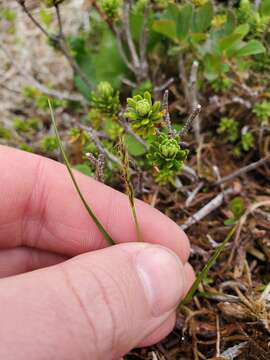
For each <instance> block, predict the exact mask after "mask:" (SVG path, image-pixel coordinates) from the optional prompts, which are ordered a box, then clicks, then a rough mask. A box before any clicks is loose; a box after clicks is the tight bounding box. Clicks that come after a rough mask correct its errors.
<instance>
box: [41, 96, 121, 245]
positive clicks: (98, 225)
mask: <svg viewBox="0 0 270 360" xmlns="http://www.w3.org/2000/svg"><path fill="white" fill-rule="evenodd" d="M48 103H49V108H50V113H51V119H52V124H53V128H54V131H55V135H56V138H57V142H58V146H59V149H60V151H61V154H62V156H63V159H64V162H65V165H66V167H67V170H68V172H69V175H70V177H71V180H72V182H73V184H74V186H75V189H76V191H77V193H78V195H79V197H80V199H81V201H82V203H83V205H84V207H85V208H86V210H87V212H88V214H89V215H90V217H91V218H92V220H93V221H94V223H95V225H96V226H97V228H98V229H99V231H100V232H101V233H102V235H103V236H104V237H105V239H106V240H107V242H108V244H109V245H115V241H114V240H113V239H112V237H111V236H110V235H109V234H108V232H107V231H106V230H105V229H104V227H103V225H102V224H101V222H100V221H99V220H98V218H97V217H96V215H95V213H94V212H93V210H92V209H91V207H90V206H89V205H88V203H87V201H86V200H85V197H84V196H83V194H82V192H81V190H80V188H79V185H78V183H77V181H76V179H75V176H74V174H73V172H72V170H71V165H70V163H69V160H68V158H67V155H66V153H65V150H64V147H63V145H62V142H61V139H60V135H59V132H58V130H57V126H56V121H55V116H54V111H53V108H52V105H51V102H50V100H49V99H48Z"/></svg>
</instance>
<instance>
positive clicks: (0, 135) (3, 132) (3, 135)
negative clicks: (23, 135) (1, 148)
mask: <svg viewBox="0 0 270 360" xmlns="http://www.w3.org/2000/svg"><path fill="white" fill-rule="evenodd" d="M11 138H12V132H11V131H10V130H9V129H7V128H5V127H4V126H2V125H0V139H5V140H10V139H11Z"/></svg>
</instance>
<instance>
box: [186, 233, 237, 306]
mask: <svg viewBox="0 0 270 360" xmlns="http://www.w3.org/2000/svg"><path fill="white" fill-rule="evenodd" d="M235 230H236V226H234V227H233V228H232V229H231V230H230V232H229V233H228V235H227V236H226V238H225V239H224V240H223V242H222V243H221V244H220V245H219V246H218V247H217V248H216V250H215V252H214V254H213V255H212V256H211V258H210V259H209V260H208V262H207V264H206V265H205V266H204V268H203V269H202V271H201V272H199V273H198V274H197V276H196V280H195V281H194V283H193V285H192V286H191V288H190V290H189V292H188V293H187V295H186V297H185V298H184V299H183V300H182V301H181V304H180V307H181V305H187V304H188V303H190V301H191V300H192V298H193V295H194V294H195V292H196V291H197V289H198V287H199V285H200V283H201V282H202V281H203V280H204V279H205V278H206V276H207V275H208V272H209V270H210V269H211V267H212V266H213V265H214V264H215V262H216V261H217V259H218V257H219V255H220V254H221V253H222V251H223V250H224V248H225V246H226V244H227V243H228V242H229V241H230V239H231V238H232V236H233V234H234V232H235Z"/></svg>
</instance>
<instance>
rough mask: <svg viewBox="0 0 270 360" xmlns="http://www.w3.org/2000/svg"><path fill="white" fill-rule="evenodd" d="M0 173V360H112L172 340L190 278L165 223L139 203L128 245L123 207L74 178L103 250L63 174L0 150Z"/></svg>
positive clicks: (179, 244)
mask: <svg viewBox="0 0 270 360" xmlns="http://www.w3.org/2000/svg"><path fill="white" fill-rule="evenodd" d="M0 171H1V175H0V204H1V207H0V249H1V251H0V277H1V280H0V312H1V316H0V319H1V325H0V339H1V341H0V358H1V359H5V360H13V359H16V360H24V359H25V360H26V359H27V360H32V359H34V360H47V359H48V360H54V359H57V360H69V359H70V360H75V359H76V360H83V359H91V360H95V359H102V360H103V359H106V360H109V359H112V360H117V359H119V358H120V357H121V356H123V355H124V354H125V353H127V352H128V351H129V350H130V349H132V348H133V347H137V346H147V345H150V344H153V343H155V342H157V341H159V340H161V339H162V338H163V337H164V336H166V335H167V334H168V333H169V332H170V331H171V330H172V328H173V326H174V322H175V308H176V306H177V304H178V303H179V301H180V299H181V298H183V296H184V295H185V293H186V292H187V290H188V288H189V287H190V285H191V283H192V281H193V278H194V274H193V271H192V269H191V267H190V265H189V264H188V263H187V259H188V256H189V242H188V239H187V237H186V236H185V234H184V233H183V232H182V231H181V230H180V228H179V227H178V226H177V225H176V224H175V223H174V222H172V221H171V220H170V219H169V218H167V217H166V216H164V215H163V214H161V213H160V212H159V211H157V210H155V209H153V208H151V207H150V206H148V205H147V204H145V203H143V202H141V201H138V202H137V204H136V208H137V215H138V220H139V224H140V228H141V233H142V238H143V239H144V241H145V243H135V241H136V231H135V228H134V224H133V219H132V216H131V212H130V209H129V204H128V200H127V197H126V196H125V195H123V194H121V193H119V192H117V191H115V190H113V189H111V188H109V187H107V186H105V185H103V184H100V183H98V182H96V181H94V180H92V179H90V178H88V177H86V176H84V175H82V174H76V178H77V181H78V183H79V185H80V188H81V190H82V192H83V194H84V195H85V197H86V199H88V201H89V203H90V204H91V206H92V208H93V209H94V211H95V213H96V215H97V216H98V218H99V219H100V220H101V222H102V223H103V225H104V227H105V228H106V230H108V232H109V233H110V235H111V236H112V238H113V239H115V240H116V241H117V242H119V245H116V246H112V247H107V245H106V242H105V240H104V239H103V237H102V235H101V234H100V233H99V231H98V229H97V228H96V226H95V225H94V223H93V222H92V221H91V219H90V218H89V215H88V214H87V212H86V210H85V209H84V207H83V205H82V204H81V201H80V199H79V197H78V195H77V193H76V191H75V189H74V187H73V185H72V183H71V181H70V178H69V175H68V173H67V171H66V169H65V167H64V166H63V165H61V164H59V163H57V162H54V161H52V160H49V159H46V158H42V157H40V156H36V155H31V154H28V153H24V152H21V151H18V150H14V149H11V148H7V147H3V146H0ZM161 245H162V246H161ZM33 270H35V271H33ZM15 275H16V276H15Z"/></svg>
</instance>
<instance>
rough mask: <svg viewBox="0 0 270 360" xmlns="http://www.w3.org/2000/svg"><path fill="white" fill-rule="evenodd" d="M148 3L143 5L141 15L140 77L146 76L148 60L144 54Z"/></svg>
mask: <svg viewBox="0 0 270 360" xmlns="http://www.w3.org/2000/svg"><path fill="white" fill-rule="evenodd" d="M149 10H150V7H149V4H147V5H146V6H145V10H144V16H143V28H142V33H141V37H140V45H139V46H140V64H141V71H142V77H143V78H147V77H148V68H149V66H148V62H147V56H146V50H147V42H148V27H147V22H148V16H149Z"/></svg>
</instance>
